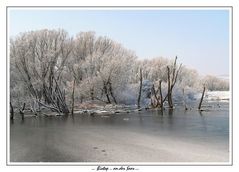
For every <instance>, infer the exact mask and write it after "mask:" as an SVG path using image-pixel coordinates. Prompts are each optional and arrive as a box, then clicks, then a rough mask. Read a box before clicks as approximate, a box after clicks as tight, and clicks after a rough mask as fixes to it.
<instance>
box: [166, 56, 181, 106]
mask: <svg viewBox="0 0 239 172" xmlns="http://www.w3.org/2000/svg"><path fill="white" fill-rule="evenodd" d="M181 66H182V64H180V66H179V67H178V68H177V56H176V57H175V60H174V64H173V67H172V69H171V70H170V67H169V66H167V73H168V94H167V97H168V105H169V108H173V99H172V91H173V88H174V86H175V84H176V81H177V78H178V74H179V71H180V68H181Z"/></svg>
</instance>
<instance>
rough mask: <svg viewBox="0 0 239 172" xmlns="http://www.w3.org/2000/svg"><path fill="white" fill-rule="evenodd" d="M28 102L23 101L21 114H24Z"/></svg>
mask: <svg viewBox="0 0 239 172" xmlns="http://www.w3.org/2000/svg"><path fill="white" fill-rule="evenodd" d="M25 106H26V103H23V106H22V109H19V111H20V114H24V110H25Z"/></svg>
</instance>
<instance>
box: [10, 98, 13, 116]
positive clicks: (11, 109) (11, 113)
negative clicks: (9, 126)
mask: <svg viewBox="0 0 239 172" xmlns="http://www.w3.org/2000/svg"><path fill="white" fill-rule="evenodd" d="M10 119H11V120H13V119H14V109H13V106H12V102H10Z"/></svg>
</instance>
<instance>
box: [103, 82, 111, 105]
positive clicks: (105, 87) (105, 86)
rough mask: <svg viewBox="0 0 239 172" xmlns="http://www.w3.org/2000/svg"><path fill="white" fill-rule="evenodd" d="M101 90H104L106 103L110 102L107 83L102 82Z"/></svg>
mask: <svg viewBox="0 0 239 172" xmlns="http://www.w3.org/2000/svg"><path fill="white" fill-rule="evenodd" d="M103 90H104V92H105V95H106V98H107V101H108V103H111V101H110V97H109V94H108V89H107V85H106V83H105V82H104V87H103Z"/></svg>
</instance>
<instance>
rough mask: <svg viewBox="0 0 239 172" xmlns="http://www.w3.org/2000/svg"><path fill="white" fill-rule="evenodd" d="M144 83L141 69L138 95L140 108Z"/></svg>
mask: <svg viewBox="0 0 239 172" xmlns="http://www.w3.org/2000/svg"><path fill="white" fill-rule="evenodd" d="M142 83H143V76H142V68H140V69H139V94H138V108H140V101H141V92H142Z"/></svg>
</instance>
